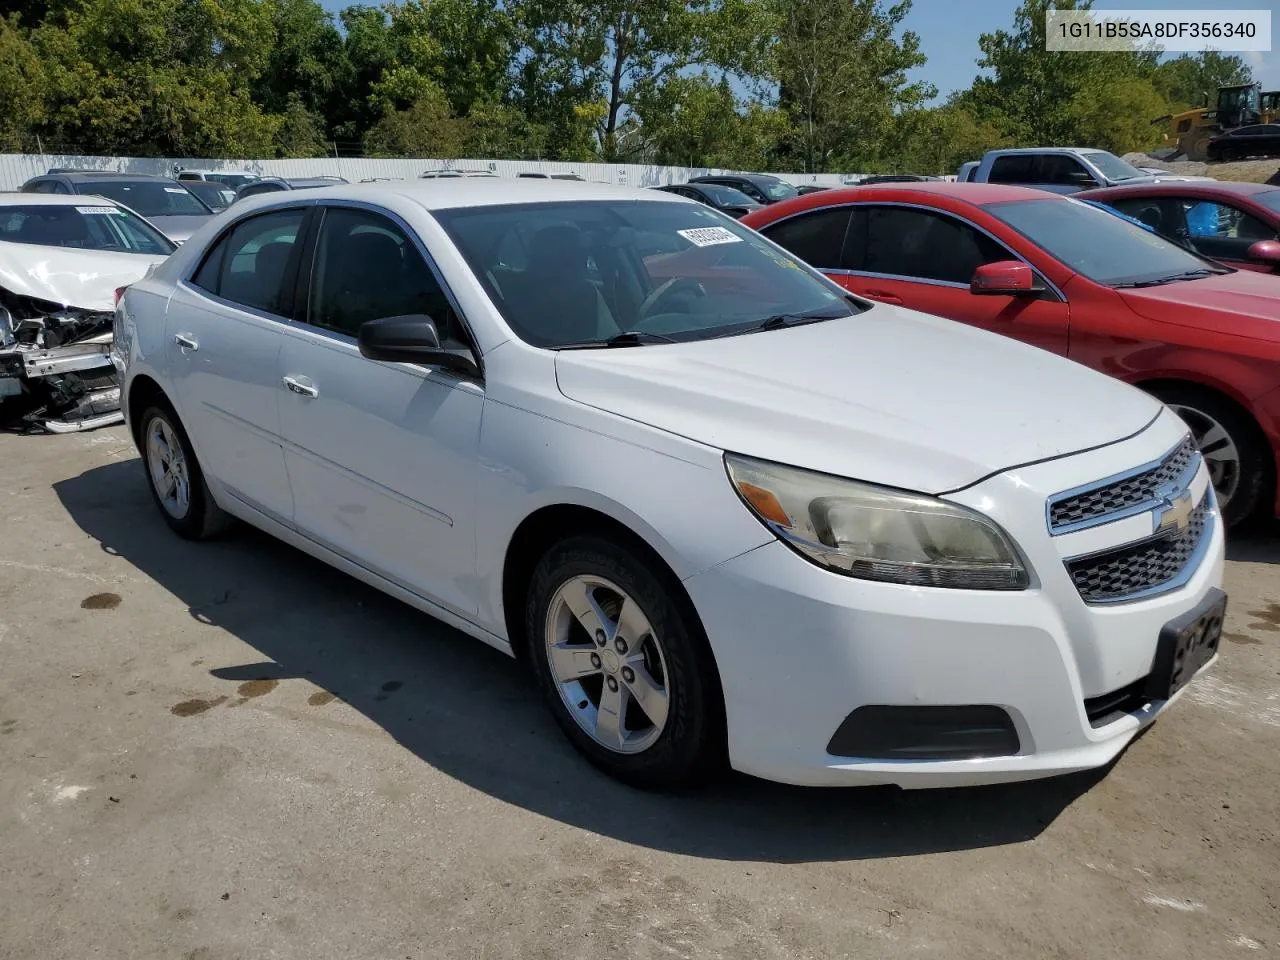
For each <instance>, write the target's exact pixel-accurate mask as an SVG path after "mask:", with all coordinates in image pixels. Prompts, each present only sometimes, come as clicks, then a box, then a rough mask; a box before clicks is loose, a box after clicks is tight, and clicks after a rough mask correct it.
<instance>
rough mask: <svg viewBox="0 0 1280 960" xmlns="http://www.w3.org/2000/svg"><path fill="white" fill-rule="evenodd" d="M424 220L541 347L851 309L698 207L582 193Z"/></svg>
mask: <svg viewBox="0 0 1280 960" xmlns="http://www.w3.org/2000/svg"><path fill="white" fill-rule="evenodd" d="M434 215H435V217H436V219H437V220H438V221H439V222H440V223H441V225H442V226H443V227H444V229H445V230H446V231H447V232H448V234H449V236H450V238H451V239H452V240H453V242H454V244H455V245H456V246H457V248H458V250H459V252H460V253H461V254H462V256H463V257H464V258H465V259H466V261H467V263H468V265H469V266H470V267H471V271H472V273H473V274H474V275H475V276H476V278H477V279H478V280H479V281H480V283H481V284H482V285H483V286H484V288H485V290H486V292H487V293H488V294H489V297H490V299H491V300H492V301H493V303H494V305H495V306H496V307H497V308H498V310H499V311H500V312H501V314H502V316H503V318H504V319H505V320H506V322H507V324H508V325H509V326H510V327H511V328H512V330H513V331H514V332H515V333H516V335H517V336H519V337H520V338H521V339H523V340H525V341H526V342H528V343H532V344H534V345H536V346H540V347H551V348H556V347H563V346H568V345H597V344H600V343H602V342H603V341H605V340H609V339H610V338H613V337H616V336H618V335H619V334H631V335H634V336H636V337H641V336H644V335H648V336H649V337H650V338H653V339H659V340H662V339H672V340H702V339H707V338H710V337H717V336H728V335H732V334H738V333H746V332H748V331H749V330H754V329H759V328H760V325H761V324H762V323H763V322H764V321H766V320H771V319H772V318H775V317H779V318H783V319H784V320H794V319H795V318H804V319H809V320H818V319H835V318H839V317H848V316H850V315H852V314H853V313H854V307H853V306H851V304H850V302H849V301H848V300H847V299H846V298H845V297H844V296H843V295H842V294H841V291H840V289H839V288H838V287H836V286H835V285H834V284H832V283H830V282H829V281H826V280H824V279H822V278H820V277H818V276H816V275H815V274H813V273H812V272H811V271H810V270H809V269H808V268H807V267H804V266H802V265H801V263H800V262H799V261H798V260H795V259H793V258H791V257H790V256H788V255H787V254H785V253H783V252H781V251H780V250H778V249H777V248H776V247H774V246H773V245H772V244H770V243H768V242H766V241H765V240H764V239H762V238H761V237H760V236H758V235H757V234H756V233H755V232H754V231H752V230H750V229H748V228H747V227H743V226H741V225H740V224H739V223H738V222H737V221H736V220H733V219H731V218H729V217H726V216H724V215H723V214H721V213H718V212H717V211H715V210H713V209H711V208H710V207H707V206H703V205H701V204H692V203H669V202H665V201H661V200H654V201H643V200H642V201H635V200H627V201H623V200H585V201H568V202H549V203H529V204H512V205H509V206H488V207H472V208H461V209H454V210H438V211H435V214H434Z"/></svg>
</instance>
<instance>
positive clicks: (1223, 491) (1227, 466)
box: [1170, 403, 1240, 508]
mask: <svg viewBox="0 0 1280 960" xmlns="http://www.w3.org/2000/svg"><path fill="white" fill-rule="evenodd" d="M1170 407H1171V409H1172V410H1173V412H1174V413H1176V414H1177V415H1178V416H1179V417H1181V418H1182V419H1183V421H1184V422H1185V423H1186V425H1187V426H1188V427H1190V428H1191V434H1192V436H1193V437H1194V438H1195V441H1196V446H1197V447H1199V448H1200V455H1201V456H1203V457H1204V462H1205V465H1206V466H1207V467H1208V468H1209V479H1210V480H1211V481H1212V482H1213V489H1214V491H1215V492H1216V493H1217V494H1218V503H1219V504H1220V505H1221V506H1222V507H1223V508H1225V507H1226V505H1227V503H1228V502H1230V500H1231V498H1232V497H1233V496H1234V495H1235V493H1236V491H1237V490H1238V489H1239V488H1240V450H1239V449H1238V448H1237V447H1236V442H1235V440H1233V439H1232V437H1231V434H1230V433H1228V432H1227V428H1226V427H1224V426H1223V425H1222V424H1221V423H1219V422H1218V421H1217V420H1216V419H1214V418H1213V417H1211V416H1210V415H1209V414H1207V413H1205V412H1204V411H1203V410H1197V409H1196V408H1195V407H1189V406H1187V405H1186V404H1180V403H1174V404H1170Z"/></svg>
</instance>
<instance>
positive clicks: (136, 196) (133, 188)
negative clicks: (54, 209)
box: [80, 180, 212, 217]
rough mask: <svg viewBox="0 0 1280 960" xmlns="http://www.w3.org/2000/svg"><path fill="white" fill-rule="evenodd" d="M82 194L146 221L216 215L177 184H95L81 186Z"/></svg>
mask: <svg viewBox="0 0 1280 960" xmlns="http://www.w3.org/2000/svg"><path fill="white" fill-rule="evenodd" d="M80 192H81V193H91V194H93V195H94V196H98V197H106V198H107V199H108V200H114V201H115V202H116V203H123V204H124V205H125V206H127V207H129V208H130V209H132V210H136V211H137V212H138V213H140V214H142V215H143V216H144V217H184V216H194V217H199V216H207V215H208V214H209V213H211V212H212V211H210V210H209V208H208V207H206V206H205V205H204V204H203V203H201V202H200V201H199V200H197V199H196V198H195V197H194V196H192V194H191V192H190V191H189V190H187V188H186V187H183V186H180V185H179V184H178V183H177V182H176V181H175V182H173V183H165V182H164V181H158V180H94V181H93V182H92V183H82V184H80Z"/></svg>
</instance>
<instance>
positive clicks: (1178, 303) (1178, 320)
mask: <svg viewBox="0 0 1280 960" xmlns="http://www.w3.org/2000/svg"><path fill="white" fill-rule="evenodd" d="M1116 293H1118V294H1120V296H1121V298H1123V300H1124V302H1125V303H1126V304H1128V305H1129V308H1130V309H1131V310H1133V311H1134V312H1135V313H1137V314H1138V315H1139V316H1143V317H1146V318H1148V319H1150V320H1157V321H1159V322H1161V323H1172V324H1177V325H1179V326H1185V327H1192V328H1194V329H1198V330H1215V331H1218V332H1221V333H1227V334H1233V335H1235V336H1239V337H1248V338H1249V339H1252V340H1264V341H1269V342H1271V343H1275V344H1280V309H1278V305H1280V276H1276V275H1275V274H1270V273H1255V272H1254V271H1252V270H1237V271H1235V272H1234V273H1223V274H1218V275H1216V276H1212V277H1202V278H1201V279H1199V280H1185V281H1182V282H1180V283H1168V284H1165V285H1164V286H1160V287H1139V288H1137V289H1133V290H1124V289H1120V290H1117V291H1116Z"/></svg>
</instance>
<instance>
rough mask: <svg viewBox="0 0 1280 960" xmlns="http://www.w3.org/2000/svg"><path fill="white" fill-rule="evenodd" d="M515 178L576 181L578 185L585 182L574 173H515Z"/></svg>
mask: <svg viewBox="0 0 1280 960" xmlns="http://www.w3.org/2000/svg"><path fill="white" fill-rule="evenodd" d="M516 177H517V178H518V179H521V180H576V181H577V182H579V183H586V181H585V180H583V179H582V177H580V176H578V175H577V174H576V173H534V172H532V171H529V172H526V173H517V174H516Z"/></svg>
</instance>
